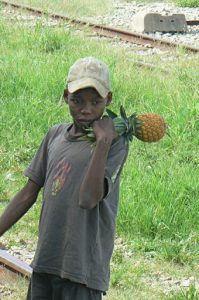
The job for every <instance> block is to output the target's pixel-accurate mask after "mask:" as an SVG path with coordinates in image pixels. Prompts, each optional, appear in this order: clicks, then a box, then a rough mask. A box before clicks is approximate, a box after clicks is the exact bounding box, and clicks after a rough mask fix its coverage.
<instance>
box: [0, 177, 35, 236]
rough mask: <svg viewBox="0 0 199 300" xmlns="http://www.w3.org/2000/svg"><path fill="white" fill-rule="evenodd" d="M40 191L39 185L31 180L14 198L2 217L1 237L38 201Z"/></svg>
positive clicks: (0, 224)
mask: <svg viewBox="0 0 199 300" xmlns="http://www.w3.org/2000/svg"><path fill="white" fill-rule="evenodd" d="M40 189H41V187H40V186H39V185H37V184H36V183H35V182H33V181H31V180H30V179H29V180H28V182H27V184H26V185H25V186H24V187H23V188H22V189H21V191H19V192H18V193H17V194H16V195H15V196H14V198H13V199H12V200H11V202H10V203H9V204H8V206H7V208H6V209H5V211H4V213H3V214H2V216H1V217H0V236H1V235H3V234H4V233H5V232H6V231H7V230H8V229H9V228H10V227H11V226H12V225H14V224H15V223H16V222H17V221H18V220H19V219H20V218H21V217H22V216H23V215H24V214H25V213H26V212H27V211H28V209H29V208H30V207H31V206H32V205H33V203H34V202H35V201H36V199H37V196H38V193H39V191H40Z"/></svg>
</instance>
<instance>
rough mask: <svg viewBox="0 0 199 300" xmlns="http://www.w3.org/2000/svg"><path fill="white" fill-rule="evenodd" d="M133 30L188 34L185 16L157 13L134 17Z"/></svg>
mask: <svg viewBox="0 0 199 300" xmlns="http://www.w3.org/2000/svg"><path fill="white" fill-rule="evenodd" d="M132 30H133V31H138V32H156V31H160V32H186V31H187V22H186V19H185V15H184V14H173V15H171V16H163V15H161V14H157V13H142V14H137V15H135V16H134V18H133V21H132Z"/></svg>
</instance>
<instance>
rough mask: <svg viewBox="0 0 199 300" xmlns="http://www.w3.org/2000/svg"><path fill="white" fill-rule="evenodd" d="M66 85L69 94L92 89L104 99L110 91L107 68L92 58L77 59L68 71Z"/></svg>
mask: <svg viewBox="0 0 199 300" xmlns="http://www.w3.org/2000/svg"><path fill="white" fill-rule="evenodd" d="M67 84H68V90H69V92H70V93H74V92H76V91H77V90H80V89H83V88H87V87H93V88H95V89H96V90H97V91H98V93H99V94H100V95H101V96H102V97H103V98H105V97H106V96H107V94H108V92H109V91H110V90H111V87H110V80H109V69H108V66H107V65H106V64H105V63H103V62H102V61H100V60H98V59H96V58H95V57H92V56H90V57H85V58H81V59H78V60H77V61H76V62H75V63H74V65H72V66H71V68H70V70H69V73H68V78H67Z"/></svg>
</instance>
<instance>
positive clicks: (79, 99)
mask: <svg viewBox="0 0 199 300" xmlns="http://www.w3.org/2000/svg"><path fill="white" fill-rule="evenodd" d="M64 98H65V101H66V103H67V104H68V105H69V109H70V114H71V116H72V117H73V120H74V123H75V125H77V126H78V127H80V128H84V127H89V126H90V125H91V124H92V122H94V121H95V120H98V119H100V118H101V116H102V115H103V113H104V110H105V108H106V106H107V105H108V104H109V103H110V102H111V100H112V93H111V92H109V93H108V95H107V96H106V97H105V98H102V97H101V96H100V94H99V93H98V92H97V91H96V90H95V89H94V88H84V89H81V90H78V91H76V92H74V93H69V92H68V90H65V91H64Z"/></svg>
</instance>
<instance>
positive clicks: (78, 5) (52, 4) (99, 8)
mask: <svg viewBox="0 0 199 300" xmlns="http://www.w3.org/2000/svg"><path fill="white" fill-rule="evenodd" d="M10 2H12V1H10ZM13 2H14V1H13ZM15 3H18V4H23V5H28V6H32V7H37V8H41V9H43V10H45V11H48V12H57V13H64V14H65V15H67V16H70V17H73V16H75V17H83V16H95V15H100V14H102V15H103V14H105V13H107V12H111V10H112V7H113V1H112V0H101V1H99V2H97V3H96V0H81V1H80V0H50V1H49V0H42V1H41V0H16V1H15Z"/></svg>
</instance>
